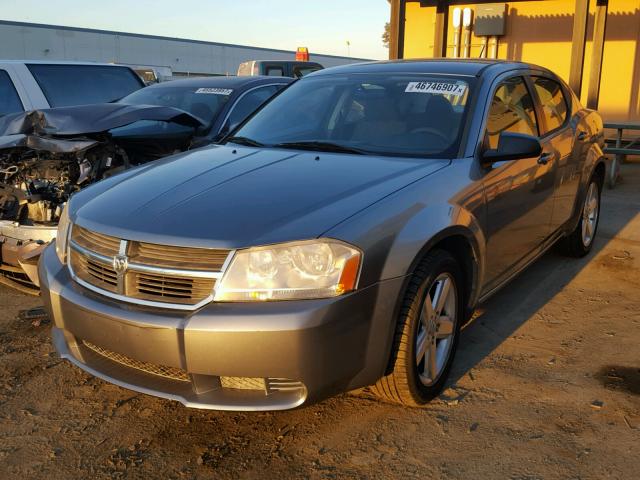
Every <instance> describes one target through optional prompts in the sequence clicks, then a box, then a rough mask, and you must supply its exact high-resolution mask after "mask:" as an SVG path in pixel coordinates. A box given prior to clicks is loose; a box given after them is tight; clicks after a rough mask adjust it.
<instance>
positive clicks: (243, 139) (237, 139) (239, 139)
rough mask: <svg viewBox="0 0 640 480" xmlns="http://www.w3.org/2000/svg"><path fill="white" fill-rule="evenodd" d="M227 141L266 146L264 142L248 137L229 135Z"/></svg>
mask: <svg viewBox="0 0 640 480" xmlns="http://www.w3.org/2000/svg"><path fill="white" fill-rule="evenodd" d="M227 142H231V143H237V144H238V145H245V146H247V147H264V143H260V142H258V141H257V140H253V139H252V138H247V137H229V138H227Z"/></svg>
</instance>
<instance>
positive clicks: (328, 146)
mask: <svg viewBox="0 0 640 480" xmlns="http://www.w3.org/2000/svg"><path fill="white" fill-rule="evenodd" d="M273 147H274V148H293V149H299V150H314V151H319V152H338V153H355V154H358V155H366V154H367V153H368V152H366V151H365V150H360V149H359V148H355V147H349V146H347V145H340V144H339V143H331V142H319V141H315V140H314V141H307V142H285V143H277V144H275V145H273Z"/></svg>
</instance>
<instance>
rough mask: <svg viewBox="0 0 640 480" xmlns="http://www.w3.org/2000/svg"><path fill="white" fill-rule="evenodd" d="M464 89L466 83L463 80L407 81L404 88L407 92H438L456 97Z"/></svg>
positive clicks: (463, 91)
mask: <svg viewBox="0 0 640 480" xmlns="http://www.w3.org/2000/svg"><path fill="white" fill-rule="evenodd" d="M466 91H467V84H466V83H464V82H409V84H408V85H407V88H406V89H405V92H408V93H438V94H440V95H454V96H456V97H461V96H462V95H464V94H465V92H466Z"/></svg>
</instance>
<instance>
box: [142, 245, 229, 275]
mask: <svg viewBox="0 0 640 480" xmlns="http://www.w3.org/2000/svg"><path fill="white" fill-rule="evenodd" d="M228 255H229V250H219V249H204V248H192V247H170V246H165V245H156V244H154V243H144V242H135V243H133V244H132V245H131V249H130V258H131V261H135V262H138V263H143V264H145V265H151V266H155V267H161V268H180V269H187V270H205V271H211V272H219V271H220V270H222V266H223V265H224V262H225V260H226V259H227V256H228Z"/></svg>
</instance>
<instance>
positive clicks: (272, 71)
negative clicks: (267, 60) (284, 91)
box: [266, 67, 284, 77]
mask: <svg viewBox="0 0 640 480" xmlns="http://www.w3.org/2000/svg"><path fill="white" fill-rule="evenodd" d="M266 74H267V75H269V76H270V77H284V69H283V68H282V67H267V71H266Z"/></svg>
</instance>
